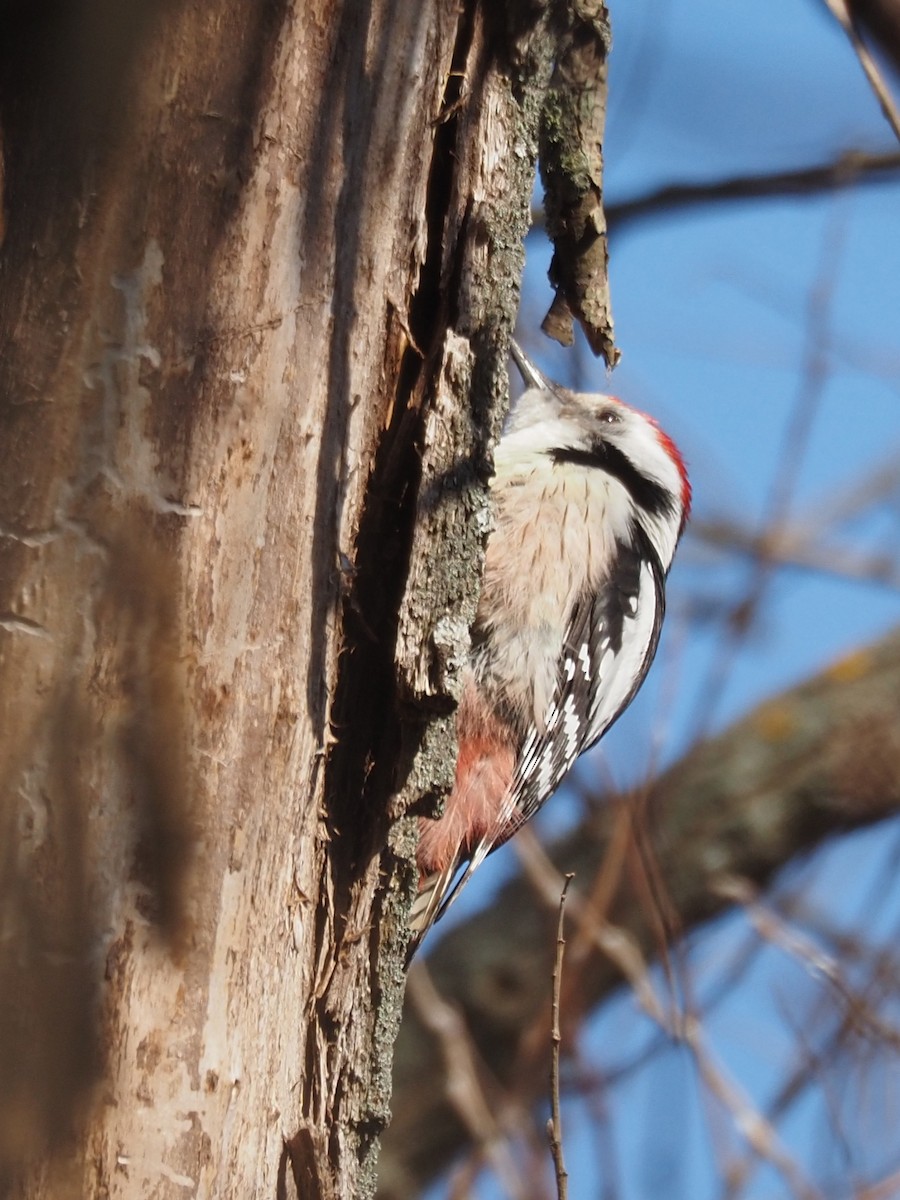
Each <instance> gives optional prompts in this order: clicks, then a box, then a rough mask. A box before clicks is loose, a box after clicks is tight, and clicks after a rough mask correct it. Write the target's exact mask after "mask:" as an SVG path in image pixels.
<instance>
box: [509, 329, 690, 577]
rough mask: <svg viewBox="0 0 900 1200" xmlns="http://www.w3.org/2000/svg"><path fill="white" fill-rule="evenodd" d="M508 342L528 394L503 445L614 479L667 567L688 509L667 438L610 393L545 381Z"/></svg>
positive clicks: (680, 469)
mask: <svg viewBox="0 0 900 1200" xmlns="http://www.w3.org/2000/svg"><path fill="white" fill-rule="evenodd" d="M510 345H511V350H512V355H513V358H514V360H515V362H516V365H517V366H518V368H519V371H520V372H521V374H522V378H523V379H524V381H525V383H526V385H527V388H528V390H527V391H526V392H525V393H524V394H523V395H522V396H521V397H520V398H519V401H518V402H517V404H516V406H515V407H514V409H513V410H512V412H511V414H510V417H509V421H508V424H507V427H506V433H505V435H504V441H507V440H508V442H509V445H510V449H513V450H514V453H515V454H516V456H517V457H518V458H522V459H524V458H528V459H531V460H532V461H534V456H544V457H545V458H546V457H549V459H550V461H551V462H552V463H554V464H556V465H558V466H564V465H566V464H568V465H570V466H573V467H580V468H582V469H586V470H589V471H592V470H601V471H604V472H605V473H606V475H608V476H610V477H611V478H612V479H614V480H617V481H618V482H619V483H620V484H621V485H622V487H623V488H624V490H625V492H626V493H627V494H628V496H629V497H630V499H631V502H632V503H633V505H634V509H635V511H636V513H637V514H638V516H639V518H640V519H641V520H642V521H644V520H646V523H648V524H650V525H651V526H653V527H655V528H658V529H659V530H660V532H662V533H664V535H665V536H664V537H663V538H662V539H661V541H662V543H663V545H661V547H660V549H661V551H662V557H663V559H664V561H666V565H668V561H671V554H673V553H674V550H675V543H676V542H677V540H678V538H679V537H680V535H681V532H682V530H683V528H684V524H685V522H686V520H687V518H688V514H689V512H690V507H691V485H690V483H689V481H688V477H687V471H686V469H685V465H684V459H683V458H682V457H681V454H680V453H679V451H678V448H677V447H676V446H675V444H674V443H673V441H672V440H671V438H670V437H669V436H668V435H667V434H666V433H664V432H663V431H662V430H661V429H660V428H659V426H658V425H657V423H656V422H655V421H654V420H653V418H652V417H648V416H647V415H646V414H644V413H642V412H639V411H638V410H637V409H635V408H631V407H630V406H629V405H627V404H624V403H623V402H622V401H621V400H618V399H617V398H616V397H615V396H606V395H603V394H600V393H587V392H571V391H569V390H568V388H564V387H561V386H560V385H559V384H557V383H554V382H553V381H552V380H549V379H547V377H546V376H545V375H543V374H542V372H540V371H539V370H538V368H537V367H536V366H535V365H534V364H533V363H532V362H530V361H529V360H528V359H527V358H526V357H525V355H524V354H523V353H522V351H521V349H520V348H519V346H518V345H517V344H516V343H515V342H511V343H510Z"/></svg>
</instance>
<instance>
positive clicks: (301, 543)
mask: <svg viewBox="0 0 900 1200" xmlns="http://www.w3.org/2000/svg"><path fill="white" fill-rule="evenodd" d="M522 9H523V10H522V12H521V13H518V12H517V10H516V9H515V8H514V6H510V8H509V10H508V12H507V10H506V9H505V7H503V6H497V9H496V11H495V10H494V9H493V8H492V7H491V6H490V5H486V6H480V5H478V4H477V3H476V2H475V0H466V2H465V3H462V4H459V3H457V0H426V2H423V3H415V4H401V3H398V2H397V0H374V2H373V3H371V4H363V5H360V4H358V3H353V2H351V0H345V2H343V3H341V2H340V0H321V2H320V3H318V4H310V3H308V0H268V2H265V3H260V2H259V0H223V2H222V3H220V4H218V5H214V6H209V5H202V4H201V5H198V4H188V3H180V2H178V0H168V2H164V0H157V2H156V3H154V4H151V3H148V4H147V5H145V6H144V7H143V8H142V9H140V10H139V11H140V19H138V17H137V16H136V15H135V14H136V11H138V10H135V9H134V8H133V6H131V5H115V4H106V3H103V0H81V3H80V4H77V3H76V4H72V5H54V4H51V3H49V2H46V3H43V4H36V5H35V6H33V7H26V6H24V5H23V6H16V5H13V6H10V5H7V6H6V7H5V8H4V9H3V13H2V15H0V21H2V24H3V29H2V30H0V121H2V130H0V134H2V145H3V149H4V152H5V195H4V198H3V212H4V216H5V231H4V241H3V245H2V263H0V345H2V352H3V353H2V363H0V389H2V390H0V396H2V414H0V419H2V422H3V433H2V436H3V446H4V459H5V469H4V471H3V473H2V477H0V555H2V557H0V593H2V598H0V705H2V709H0V713H2V717H0V722H2V723H0V763H2V781H3V793H2V808H0V822H2V828H0V854H2V858H0V889H2V903H3V912H4V933H3V942H2V953H3V956H2V960H0V1062H2V1063H3V1064H4V1066H3V1070H2V1072H0V1171H2V1184H3V1188H4V1190H10V1189H15V1191H16V1193H17V1194H22V1195H24V1196H28V1197H33V1198H35V1200H37V1198H38V1197H49V1196H54V1197H56V1196H65V1195H71V1196H108V1197H116V1196H121V1197H128V1198H129V1200H132V1198H134V1197H141V1196H150V1195H152V1196H154V1197H167V1196H172V1197H175V1196H177V1197H179V1200H183V1198H184V1197H185V1196H198V1197H199V1196H202V1197H216V1196H220V1197H225V1196H228V1197H236V1196H240V1197H250V1196H262V1195H271V1196H276V1195H278V1196H283V1195H290V1194H293V1193H294V1191H296V1192H297V1193H298V1194H299V1195H301V1196H303V1197H308V1196H316V1195H322V1196H339V1197H349V1196H353V1195H366V1194H369V1193H370V1192H371V1191H372V1189H373V1187H374V1182H373V1179H374V1160H375V1152H376V1149H377V1139H378V1135H379V1133H380V1130H381V1129H382V1127H383V1125H384V1123H385V1120H386V1117H387V1110H388V1099H389V1079H390V1054H391V1047H392V1043H393V1038H394V1035H395V1031H396V1027H397V1022H398V1020H399V1012H400V1001H401V995H402V981H403V958H404V951H405V945H406V932H405V911H406V906H407V905H408V901H409V896H410V892H411V890H412V887H413V873H412V870H411V868H410V865H409V862H408V855H409V853H410V849H411V846H412V842H413V825H414V821H413V820H412V819H411V818H410V817H406V818H403V817H402V812H403V810H404V808H405V807H406V806H407V805H408V804H410V803H412V802H414V801H416V800H418V801H419V802H420V803H421V802H430V801H431V799H432V798H433V797H434V796H435V795H438V794H439V793H440V791H441V788H442V787H443V786H445V785H446V783H447V780H448V777H449V775H450V774H451V773H452V769H453V761H454V755H453V745H452V716H451V713H452V700H453V695H454V687H455V667H456V664H458V662H459V661H460V660H461V658H462V657H463V656H464V653H465V637H466V629H467V627H468V622H469V619H470V617H471V614H472V611H473V605H474V599H475V594H476V591H477V578H478V555H479V553H480V548H481V543H482V539H483V536H484V529H485V521H484V486H485V480H486V477H487V473H488V462H489V449H490V441H491V438H492V437H493V436H494V435H495V434H496V431H497V425H498V421H499V413H500V407H501V405H500V403H499V402H502V400H503V398H504V395H505V386H506V384H505V362H504V357H505V356H504V351H505V344H506V337H507V334H508V331H509V328H510V326H511V323H512V319H513V314H514V311H515V306H516V302H517V290H518V278H519V273H520V270H521V261H522V238H523V235H524V231H525V227H526V222H527V212H528V203H529V199H530V191H531V181H532V176H533V164H534V156H535V149H536V141H537V124H538V112H539V99H540V96H541V94H542V90H543V89H544V88H545V86H546V83H547V80H548V78H549V73H550V61H551V56H552V53H553V47H552V44H551V42H550V40H549V37H548V36H547V33H546V24H545V23H546V19H547V18H546V14H545V13H543V11H542V7H541V6H540V5H535V6H531V7H529V6H527V5H526V6H522ZM438 541H439V545H440V554H437V553H436V551H435V546H436V544H437V542H438ZM407 579H409V581H410V582H409V586H408V588H407V587H406V586H405V585H406V581H407ZM404 594H405V597H406V598H405V599H404ZM395 649H396V658H397V664H396V670H395V662H394V658H395ZM398 679H399V684H398V682H397V681H398ZM423 705H424V707H423ZM435 714H436V715H435ZM426 734H427V736H426ZM420 749H421V750H422V752H421V753H417V751H419V750H420ZM394 793H397V794H398V799H397V800H396V801H395V803H394V805H393V808H392V807H391V805H390V804H389V800H390V797H391V796H392V794H394ZM423 797H424V798H425V799H424V801H423ZM398 816H399V817H400V819H398V820H395V818H397V817H398ZM392 822H393V824H392ZM389 841H390V843H391V845H390V846H389V844H388V843H389Z"/></svg>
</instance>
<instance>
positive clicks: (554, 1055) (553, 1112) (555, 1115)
mask: <svg viewBox="0 0 900 1200" xmlns="http://www.w3.org/2000/svg"><path fill="white" fill-rule="evenodd" d="M574 878H575V876H574V875H573V874H571V873H570V874H568V875H567V876H566V881H565V883H564V884H563V888H562V892H561V894H560V897H559V924H558V925H557V927H556V962H555V963H554V966H553V1002H552V1008H551V1014H552V1026H551V1030H550V1040H551V1043H552V1052H551V1055H550V1120H549V1121H548V1122H547V1137H548V1138H549V1140H550V1153H551V1154H552V1155H553V1167H554V1170H555V1171H556V1194H557V1196H558V1197H559V1200H566V1197H567V1196H568V1194H569V1173H568V1171H566V1164H565V1161H564V1160H563V1148H562V1118H561V1116H560V1105H559V1048H560V1043H561V1042H562V1034H561V1033H560V1029H559V993H560V986H561V980H562V962H563V949H564V948H565V944H566V939H565V934H564V932H563V920H564V915H565V910H566V893H567V892H568V890H569V884H570V883H571V882H572V880H573V879H574Z"/></svg>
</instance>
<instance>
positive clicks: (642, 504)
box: [550, 440, 675, 517]
mask: <svg viewBox="0 0 900 1200" xmlns="http://www.w3.org/2000/svg"><path fill="white" fill-rule="evenodd" d="M550 457H551V458H552V459H553V461H554V462H555V463H574V464H575V465H576V466H580V467H596V468H598V469H599V470H601V471H605V472H606V473H607V475H611V476H612V477H613V479H618V481H619V483H621V484H622V486H623V487H624V488H625V490H626V491H627V492H628V494H629V496H630V497H631V498H632V500H633V501H634V503H635V504H636V505H637V506H638V507H639V508H642V509H643V510H644V512H646V513H648V514H649V515H650V516H651V517H657V516H660V515H661V514H663V513H665V514H667V515H668V516H672V515H674V513H675V498H674V497H673V495H672V493H671V492H670V491H669V489H668V488H666V487H663V485H662V484H661V483H657V482H656V480H655V479H648V478H647V476H646V475H642V474H641V472H640V471H639V470H638V469H637V467H636V466H635V465H634V463H633V462H632V461H631V459H630V458H629V457H628V455H627V454H624V453H623V452H622V451H621V450H620V449H619V447H618V446H613V445H612V444H611V443H610V442H604V441H599V440H598V441H596V442H594V444H593V445H592V446H591V448H590V449H589V450H578V449H575V448H574V447H567V446H563V447H560V448H558V449H556V450H551V451H550Z"/></svg>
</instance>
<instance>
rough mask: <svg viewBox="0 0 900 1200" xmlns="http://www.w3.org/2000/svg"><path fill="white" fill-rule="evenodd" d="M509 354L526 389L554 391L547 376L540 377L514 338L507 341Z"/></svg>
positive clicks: (539, 373)
mask: <svg viewBox="0 0 900 1200" xmlns="http://www.w3.org/2000/svg"><path fill="white" fill-rule="evenodd" d="M509 352H510V354H511V355H512V357H513V362H514V363H515V364H516V366H517V367H518V368H519V374H520V375H521V376H522V379H523V380H524V382H525V386H526V387H530V388H540V389H541V390H542V391H544V392H554V391H556V388H555V387H554V385H553V384H552V383H551V382H550V380H549V379H548V378H547V376H546V375H542V374H541V372H540V371H539V370H538V369H537V367H536V366H535V365H534V363H533V362H532V361H531V359H530V358H528V357H527V355H526V354H525V351H524V350H523V349H522V347H521V346H520V345H519V343H518V342H517V341H516V340H515V338H510V339H509Z"/></svg>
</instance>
